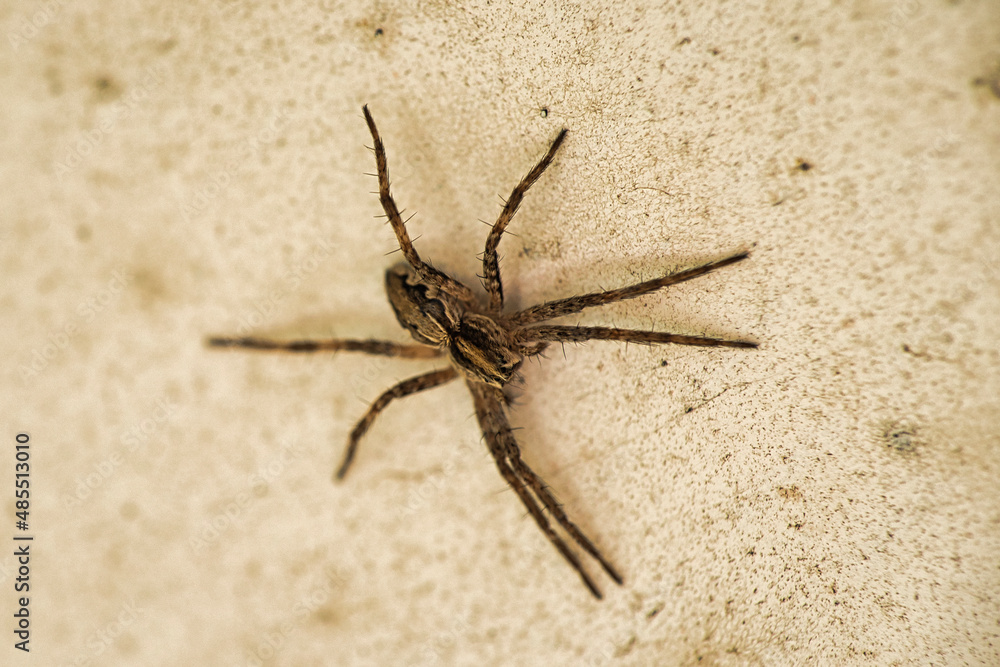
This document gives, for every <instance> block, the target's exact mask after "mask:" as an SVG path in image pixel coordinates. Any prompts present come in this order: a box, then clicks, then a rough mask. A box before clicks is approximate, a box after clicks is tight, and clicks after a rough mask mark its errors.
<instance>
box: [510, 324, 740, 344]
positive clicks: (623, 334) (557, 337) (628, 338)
mask: <svg viewBox="0 0 1000 667" xmlns="http://www.w3.org/2000/svg"><path fill="white" fill-rule="evenodd" d="M515 335H516V337H517V338H518V339H519V340H523V341H526V342H535V341H545V342H550V343H554V342H559V343H582V342H584V341H588V340H617V341H622V342H625V343H638V344H640V345H659V344H662V343H674V344H677V345H699V346H702V347H741V348H755V347H757V343H751V342H750V341H745V340H725V339H722V338H705V337H703V336H684V335H681V334H672V333H664V332H661V331H643V330H640V329H617V328H614V327H558V326H538V327H525V328H524V329H519V330H518V331H517V333H516V334H515Z"/></svg>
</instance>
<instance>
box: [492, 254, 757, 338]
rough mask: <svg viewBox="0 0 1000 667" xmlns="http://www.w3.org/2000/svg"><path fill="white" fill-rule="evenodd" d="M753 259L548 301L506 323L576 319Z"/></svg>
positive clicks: (738, 257) (717, 263)
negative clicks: (589, 311) (595, 309)
mask: <svg viewBox="0 0 1000 667" xmlns="http://www.w3.org/2000/svg"><path fill="white" fill-rule="evenodd" d="M749 255H750V253H748V252H740V253H737V254H735V255H732V256H730V257H726V258H725V259H720V260H718V261H715V262H708V263H707V264H702V265H701V266H696V267H694V268H692V269H687V270H684V271H680V272H678V273H672V274H670V273H668V274H667V275H665V276H662V277H660V278H654V279H653V280H647V281H645V282H641V283H636V284H635V285H629V286H627V287H620V288H618V289H613V290H607V291H604V292H593V293H591V294H583V295H581V296H571V297H569V298H567V299H557V300H555V301H546V302H545V303H540V304H538V305H537V306H532V307H531V308H526V309H524V310H522V311H520V312H517V313H514V314H512V315H510V316H509V317H505V318H504V320H505V322H508V323H510V324H511V325H516V326H524V325H526V324H533V323H534V322H544V321H545V320H551V319H554V318H556V317H562V316H563V315H573V314H574V313H579V312H580V311H581V310H583V309H584V308H592V307H594V306H603V305H605V304H608V303H614V302H616V301H623V300H625V299H634V298H635V297H637V296H642V295H643V294H649V293H650V292H655V291H656V290H659V289H663V288H664V287H668V286H670V285H676V284H677V283H682V282H684V281H686V280H691V279H692V278H697V277H698V276H703V275H705V274H706V273H711V272H712V271H715V270H716V269H721V268H722V267H724V266H729V265H730V264H735V263H736V262H741V261H743V260H744V259H746V258H747V257H749Z"/></svg>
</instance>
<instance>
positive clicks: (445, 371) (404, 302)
mask: <svg viewBox="0 0 1000 667" xmlns="http://www.w3.org/2000/svg"><path fill="white" fill-rule="evenodd" d="M362 111H363V113H364V118H365V122H366V123H367V124H368V130H369V131H370V132H371V136H372V141H373V144H374V145H373V147H372V150H373V151H374V153H375V164H376V167H377V171H378V174H377V176H378V186H379V189H378V195H379V201H380V202H381V204H382V209H383V211H384V212H385V216H386V218H388V222H389V224H390V225H391V226H392V230H393V232H395V234H396V241H397V242H398V244H399V249H400V250H401V251H402V253H403V257H404V258H405V261H403V262H400V263H398V264H396V265H395V266H393V267H391V268H390V269H389V270H387V271H386V273H385V288H386V292H387V294H388V297H389V303H390V304H391V305H392V309H393V311H395V313H396V318H397V319H398V320H399V323H400V324H401V325H402V326H403V328H405V329H407V330H408V331H409V332H410V334H411V335H412V337H413V338H414V339H415V340H416V341H417V344H412V343H411V344H401V343H395V342H391V341H383V340H349V339H340V338H337V339H329V340H287V341H279V340H271V339H266V338H258V337H235V338H234V337H214V338H209V339H208V341H207V343H208V345H210V346H213V347H229V348H250V349H254V350H277V351H285V352H318V351H339V350H348V351H354V352H364V353H366V354H373V355H382V356H387V357H401V358H406V359H433V358H440V357H447V359H448V362H449V364H448V366H446V367H445V368H441V369H439V370H434V371H431V372H429V373H424V374H422V375H417V376H416V377H412V378H410V379H408V380H404V381H402V382H400V383H399V384H397V385H396V386H394V387H392V388H391V389H389V390H388V391H386V392H384V393H383V394H382V395H381V396H379V397H378V398H377V399H376V400H375V402H374V403H372V404H371V406H370V407H369V408H368V411H367V412H366V413H365V415H364V416H363V417H362V418H361V421H359V422H358V423H357V425H356V426H355V427H354V430H353V431H351V435H350V438H349V439H348V444H347V449H346V451H345V453H344V458H343V461H342V462H341V464H340V467H339V468H338V469H337V472H336V479H338V480H342V479H343V478H344V476H345V475H346V474H347V471H348V470H349V469H350V467H351V463H352V462H353V461H354V456H355V454H356V452H357V448H358V443H359V442H360V441H361V438H362V437H363V436H364V435H365V433H366V432H367V431H368V429H369V428H370V427H371V425H372V422H374V421H375V418H376V417H378V415H379V414H380V413H381V412H382V411H383V410H384V409H385V408H386V406H388V405H389V404H390V403H391V402H392V401H393V400H395V399H399V398H403V397H405V396H409V395H411V394H415V393H417V392H421V391H425V390H427V389H431V388H433V387H440V386H441V385H443V384H445V383H448V382H451V381H452V380H456V379H461V380H462V381H464V382H465V385H466V387H468V389H469V393H470V394H471V395H472V402H473V405H474V406H475V412H476V417H477V419H478V421H479V426H480V428H481V430H482V433H483V438H484V440H485V441H486V445H487V447H489V450H490V453H491V454H492V455H493V458H494V459H495V460H496V465H497V468H498V469H499V470H500V475H501V476H502V477H503V478H504V480H505V481H506V482H507V484H508V485H510V487H511V488H512V489H513V490H514V493H516V494H517V497H518V498H519V499H520V500H521V502H522V503H523V504H524V506H525V508H527V511H528V513H529V514H530V515H531V517H532V518H533V519H534V520H535V523H537V524H538V527H539V528H540V529H541V531H542V533H544V535H545V537H546V538H548V540H549V541H550V542H551V543H552V544H553V545H554V546H555V548H556V549H557V550H558V551H559V553H560V554H562V556H563V558H565V559H566V561H568V562H569V564H570V565H571V566H572V567H573V569H574V570H576V572H577V573H578V574H579V575H580V578H581V579H582V580H583V583H584V584H585V585H586V587H587V589H588V590H590V592H591V593H592V594H593V595H594V597H596V598H597V599H601V597H602V595H601V590H600V589H599V588H598V587H597V585H596V584H595V583H594V580H593V579H592V578H591V576H590V574H589V573H588V572H587V570H586V569H585V568H584V566H583V564H582V563H581V562H580V558H579V556H578V555H577V553H576V552H575V551H574V550H573V549H571V548H570V546H569V545H568V544H567V540H565V539H564V538H563V537H562V536H561V535H560V533H559V532H557V531H556V529H555V527H554V526H553V521H550V518H549V517H551V519H553V520H554V523H555V525H556V526H557V527H558V528H560V529H561V530H562V531H563V532H564V533H565V534H566V535H567V536H568V537H569V538H570V539H571V540H572V541H573V542H575V543H576V544H577V545H578V546H579V548H580V549H582V550H583V551H584V552H586V553H587V554H589V555H590V556H591V557H592V558H593V559H594V560H596V561H597V562H598V563H599V564H600V566H601V567H602V568H603V569H604V571H605V572H606V573H607V575H608V576H609V577H610V578H611V579H612V580H613V581H614V582H615V583H616V584H619V585H621V584H622V583H623V581H624V580H623V579H622V576H621V574H619V573H618V570H617V569H615V567H614V566H613V565H612V564H611V563H610V562H609V561H608V560H607V559H606V558H605V557H604V556H603V555H602V554H601V552H600V550H598V548H597V547H596V546H594V543H593V542H592V541H591V540H590V538H588V537H587V536H586V535H585V534H584V533H583V531H582V530H580V528H578V527H577V525H576V524H575V523H573V521H571V520H570V518H569V517H568V516H567V515H566V512H565V511H564V510H563V508H562V505H560V504H559V502H558V501H557V500H556V497H555V495H554V494H553V493H552V491H551V490H550V488H549V486H548V485H547V484H546V483H545V482H544V481H543V480H542V478H541V477H539V476H538V474H537V473H535V471H534V470H532V469H531V468H530V467H529V466H528V464H527V463H525V462H524V459H522V458H521V450H520V448H519V447H518V444H517V440H516V439H515V438H514V431H513V429H512V428H511V426H510V422H509V421H508V418H507V408H508V406H509V404H510V400H509V399H508V397H507V395H506V394H505V392H504V388H505V387H506V386H507V385H508V384H509V383H510V382H511V380H512V379H513V378H514V377H515V375H516V374H517V371H518V368H519V367H520V366H521V364H522V363H523V362H524V360H525V359H528V358H531V357H534V356H538V355H540V354H542V352H543V351H544V350H545V348H546V346H547V345H548V344H549V343H566V342H583V341H588V340H616V341H625V342H626V343H640V344H647V345H649V344H659V343H677V344H680V345H700V346H715V347H736V348H755V347H757V344H756V343H753V342H749V341H740V340H723V339H719V338H704V337H701V336H685V335H680V334H672V333H661V332H658V331H639V330H632V329H618V328H608V327H582V326H555V325H547V324H539V323H541V322H546V321H548V320H552V319H554V318H557V317H562V316H564V315H571V314H573V313H579V312H580V311H582V310H584V309H585V308H591V307H594V306H600V305H603V304H607V303H614V302H615V301H621V300H623V299H633V298H635V297H638V296H641V295H643V294H649V293H651V292H655V291H656V290H659V289H662V288H664V287H667V286H669V285H675V284H677V283H680V282H683V281H686V280H691V279H692V278H697V277H698V276H703V275H705V274H706V273H710V272H712V271H715V270H716V269H720V268H722V267H724V266H728V265H730V264H735V263H737V262H740V261H742V260H744V259H746V258H747V256H748V253H747V252H739V253H736V254H734V255H730V256H729V257H726V258H725V259H720V260H718V261H715V262H709V263H707V264H702V265H701V266H696V267H694V268H691V269H687V270H685V271H680V272H678V273H673V274H667V275H664V276H661V277H659V278H655V279H653V280H647V281H645V282H641V283H637V284H634V285H629V286H626V287H620V288H618V289H613V290H607V291H602V292H594V293H592V294H585V295H582V296H574V297H570V298H567V299H558V300H555V301H547V302H545V303H542V304H539V305H536V306H532V307H530V308H526V309H524V310H520V311H517V312H504V308H503V305H504V303H503V283H502V282H501V279H500V266H499V258H498V256H497V246H498V245H499V243H500V239H501V237H502V236H503V234H504V231H505V230H506V229H507V225H509V224H510V221H511V219H512V218H513V217H514V213H515V212H516V211H517V208H518V206H520V204H521V201H522V199H524V195H525V193H526V192H527V191H528V189H529V188H530V187H531V186H532V185H534V183H535V181H537V180H538V179H539V177H540V176H541V175H542V173H543V172H544V171H545V170H546V169H547V168H548V166H549V165H550V164H551V163H552V160H553V158H554V157H555V155H556V152H557V151H558V150H559V147H560V146H561V145H562V144H563V141H564V140H565V139H566V133H567V130H566V129H563V130H561V131H560V132H559V134H558V135H556V138H555V140H554V141H553V142H552V144H551V145H550V146H549V150H548V152H547V153H546V154H545V156H544V157H543V158H542V159H541V160H540V161H539V162H538V163H537V164H536V165H535V166H534V168H532V169H531V171H529V172H528V174H527V175H526V176H525V177H524V178H522V179H521V182H520V183H518V184H517V186H516V187H515V188H514V190H513V191H512V192H511V195H510V198H509V199H507V201H506V202H505V203H504V206H503V209H502V210H501V211H500V216H499V217H498V218H497V220H496V222H495V223H494V224H493V226H492V228H491V230H490V232H489V235H488V236H487V238H486V250H485V252H484V253H483V275H482V282H483V286H484V287H485V289H486V297H487V298H486V299H485V300H483V299H481V298H480V297H479V296H477V295H476V294H475V293H474V292H473V290H472V289H470V288H469V287H467V286H466V285H464V284H462V283H460V282H459V281H457V280H455V279H454V278H452V277H451V276H449V275H448V274H446V273H444V272H443V271H441V270H439V269H436V268H434V267H433V266H431V265H430V264H428V263H427V262H425V261H424V260H422V259H421V258H420V255H419V254H417V251H416V249H415V248H414V247H413V244H412V243H411V241H410V236H409V234H408V233H407V231H406V225H405V221H404V220H403V219H402V217H401V216H400V213H399V209H398V208H397V207H396V203H395V201H393V198H392V195H391V194H390V192H389V169H388V164H387V161H386V154H385V146H384V145H383V143H382V139H381V137H380V136H379V132H378V130H377V129H376V127H375V121H374V119H373V118H372V115H371V113H370V112H369V111H368V106H367V105H365V106H364V107H362ZM546 512H547V514H548V516H547V515H546Z"/></svg>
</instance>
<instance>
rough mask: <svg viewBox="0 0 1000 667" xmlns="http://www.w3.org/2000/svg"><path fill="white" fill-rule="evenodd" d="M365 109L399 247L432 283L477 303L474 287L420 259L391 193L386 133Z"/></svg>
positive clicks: (387, 212) (386, 208) (386, 206)
mask: <svg viewBox="0 0 1000 667" xmlns="http://www.w3.org/2000/svg"><path fill="white" fill-rule="evenodd" d="M361 110H362V111H363V112H364V115H365V122H366V123H367V124H368V130H369V131H370V132H371V135H372V143H373V147H372V150H373V151H374V152H375V167H376V170H377V171H378V198H379V201H380V202H381V203H382V210H383V211H385V215H386V217H387V218H388V219H389V224H390V225H391V226H392V231H393V232H395V234H396V241H397V242H398V243H399V249H400V250H402V251H403V256H404V257H405V258H406V261H407V262H409V263H410V266H412V267H413V269H414V270H415V271H416V272H417V274H419V275H420V278H421V279H422V280H423V281H424V282H426V283H427V284H428V285H433V286H435V287H437V288H438V289H440V290H442V291H444V292H447V293H448V294H451V295H452V296H454V297H455V298H457V299H460V300H461V301H462V302H464V303H466V304H475V303H476V297H475V295H474V294H473V293H472V290H470V289H469V288H468V287H466V286H465V285H463V284H462V283H460V282H458V281H457V280H455V279H454V278H452V277H451V276H449V275H448V274H446V273H444V272H442V271H438V270H437V269H435V268H434V267H433V266H431V265H430V264H428V263H427V262H425V261H424V260H422V259H420V255H418V254H417V250H416V248H414V247H413V243H412V242H411V241H410V235H409V233H408V232H407V231H406V223H405V222H403V218H402V216H400V214H399V209H398V208H397V207H396V202H395V201H394V200H393V198H392V195H391V194H390V193H389V163H388V161H387V160H386V157H385V145H384V144H383V143H382V137H380V136H379V133H378V128H376V127H375V119H374V118H372V115H371V112H370V111H368V105H367V104H366V105H365V106H363V107H362V108H361Z"/></svg>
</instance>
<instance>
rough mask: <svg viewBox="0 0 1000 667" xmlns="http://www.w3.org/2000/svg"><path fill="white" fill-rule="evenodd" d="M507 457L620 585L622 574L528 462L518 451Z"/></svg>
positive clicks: (559, 520)
mask: <svg viewBox="0 0 1000 667" xmlns="http://www.w3.org/2000/svg"><path fill="white" fill-rule="evenodd" d="M508 433H510V431H508ZM509 437H510V438H511V439H512V440H513V438H514V435H513V433H510V436H509ZM509 458H510V462H511V465H512V466H513V468H514V471H515V472H516V473H517V474H518V475H519V476H520V477H521V479H523V480H524V481H525V483H526V484H527V485H528V486H529V487H531V490H532V491H533V492H534V493H535V496H537V497H538V499H539V500H541V501H542V504H544V505H545V507H546V509H548V510H549V514H551V515H552V516H554V517H555V518H556V521H558V522H559V525H560V526H562V527H563V529H564V530H565V531H566V532H567V533H569V536H570V537H572V538H573V539H574V540H575V541H576V543H577V544H579V545H580V547H582V548H583V550H584V551H586V552H587V553H589V554H590V555H591V556H593V557H594V559H595V560H596V561H597V562H598V563H600V564H601V567H602V568H604V571H605V572H607V573H608V576H609V577H611V578H612V579H613V580H614V582H615V583H616V584H618V585H619V586H621V585H622V583H623V580H622V576H621V575H620V574H618V571H617V570H616V569H615V568H614V566H613V565H612V564H611V563H609V562H608V561H607V560H606V559H605V558H604V556H602V555H601V552H600V551H598V550H597V547H595V546H594V543H593V542H591V541H590V539H589V538H588V537H587V536H586V535H584V534H583V531H581V530H580V529H579V528H578V527H577V525H576V524H575V523H573V522H572V521H570V518H569V517H568V516H566V512H565V511H564V510H563V508H562V505H560V504H559V501H558V500H556V499H555V496H553V495H552V491H551V490H550V489H549V486H548V484H546V483H545V480H543V479H542V478H541V477H539V476H538V474H537V473H536V472H535V471H534V470H532V469H531V468H529V467H528V464H527V463H525V462H524V460H523V459H522V458H521V455H520V453H518V454H516V455H512V456H510V457H509Z"/></svg>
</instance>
